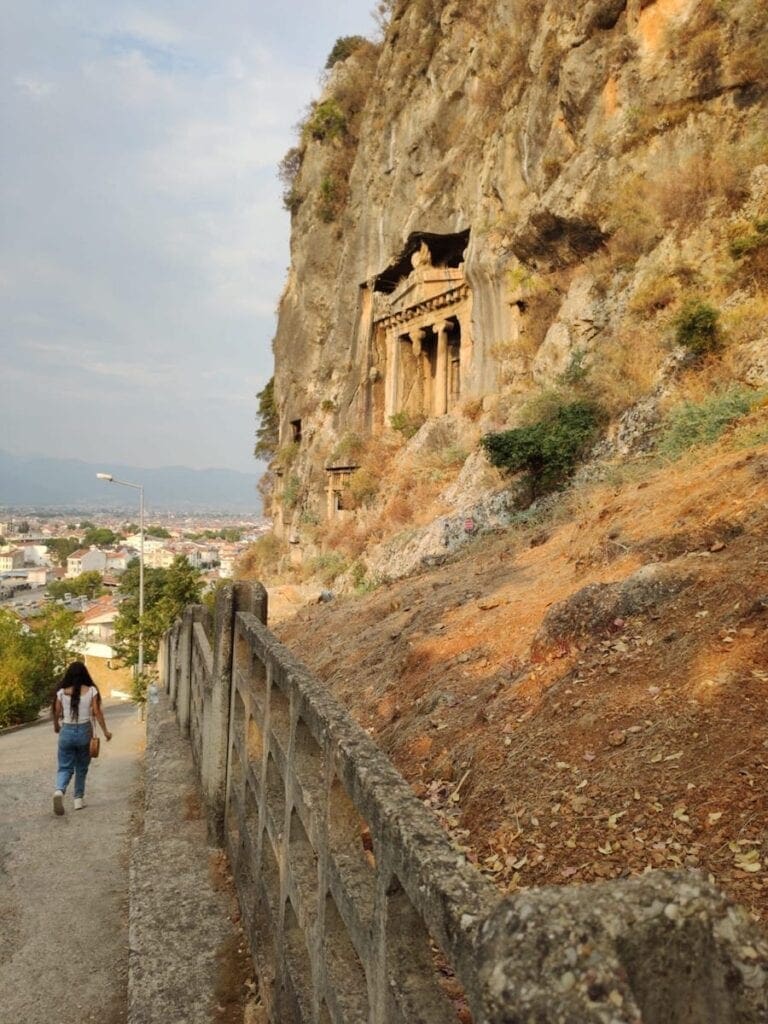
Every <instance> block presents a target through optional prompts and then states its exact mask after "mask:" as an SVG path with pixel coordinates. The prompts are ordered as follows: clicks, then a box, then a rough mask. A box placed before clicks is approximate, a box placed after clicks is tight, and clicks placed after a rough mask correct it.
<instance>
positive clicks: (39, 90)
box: [13, 75, 54, 100]
mask: <svg viewBox="0 0 768 1024" xmlns="http://www.w3.org/2000/svg"><path fill="white" fill-rule="evenodd" d="M13 84H14V85H15V86H16V88H17V89H18V90H19V91H20V92H22V93H25V94H26V95H28V96H31V97H32V98H33V99H36V100H42V99H45V97H46V96H49V95H50V94H51V93H52V92H53V90H54V85H53V83H52V82H46V81H44V80H43V79H42V78H36V77H35V76H34V75H17V76H16V77H15V78H14V80H13Z"/></svg>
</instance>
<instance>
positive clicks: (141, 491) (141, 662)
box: [96, 473, 144, 675]
mask: <svg viewBox="0 0 768 1024" xmlns="http://www.w3.org/2000/svg"><path fill="white" fill-rule="evenodd" d="M96 476H97V477H98V479H99V480H106V481H107V483H110V484H120V486H121V487H132V488H133V489H134V490H136V491H138V492H139V663H138V665H137V671H138V674H139V675H142V673H143V672H144V626H143V619H144V484H132V483H129V482H128V481H127V480H118V479H117V477H114V476H112V474H111V473H97V474H96Z"/></svg>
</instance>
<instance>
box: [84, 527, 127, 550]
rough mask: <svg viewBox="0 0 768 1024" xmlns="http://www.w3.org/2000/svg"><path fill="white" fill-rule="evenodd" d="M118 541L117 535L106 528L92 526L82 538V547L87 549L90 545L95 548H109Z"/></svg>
mask: <svg viewBox="0 0 768 1024" xmlns="http://www.w3.org/2000/svg"><path fill="white" fill-rule="evenodd" d="M117 539H118V535H117V534H116V533H114V532H113V531H112V530H110V529H109V528H108V527H106V526H92V527H90V528H89V529H88V530H86V531H85V536H84V537H83V547H85V548H89V547H91V545H93V547H96V548H100V547H110V546H111V545H112V544H114V543H115V541H116V540H117Z"/></svg>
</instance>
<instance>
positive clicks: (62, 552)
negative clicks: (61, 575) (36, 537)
mask: <svg viewBox="0 0 768 1024" xmlns="http://www.w3.org/2000/svg"><path fill="white" fill-rule="evenodd" d="M45 546H46V547H47V548H48V550H49V551H50V552H51V554H52V555H53V557H54V558H55V559H56V561H57V562H58V563H59V565H66V564H67V559H68V558H69V556H70V555H71V554H73V552H75V551H77V549H78V548H79V547H80V541H79V540H78V539H77V537H56V538H55V539H54V540H47V541H45Z"/></svg>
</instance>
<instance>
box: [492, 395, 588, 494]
mask: <svg viewBox="0 0 768 1024" xmlns="http://www.w3.org/2000/svg"><path fill="white" fill-rule="evenodd" d="M603 420H604V415H603V412H602V410H601V409H600V407H599V406H598V405H597V404H596V403H595V402H590V401H585V400H581V401H577V402H570V403H562V404H557V405H555V406H554V407H553V408H552V410H551V411H550V413H549V414H548V416H547V417H545V418H544V419H543V420H539V422H537V423H532V424H530V425H528V426H524V427H516V428H515V429H514V430H503V431H501V432H499V433H491V434H485V435H483V437H481V438H480V444H481V445H482V446H483V448H484V449H485V453H486V455H487V456H488V460H489V461H490V462H491V464H492V465H494V466H496V467H497V468H498V469H501V470H504V471H506V472H507V473H517V472H519V471H520V470H525V471H526V472H527V475H528V484H529V487H530V497H531V501H533V500H534V499H536V498H537V497H539V496H540V495H541V494H546V493H547V492H549V491H553V490H556V489H557V488H559V487H562V486H563V484H564V483H565V482H566V480H567V479H568V478H569V477H570V476H571V475H572V474H573V472H574V470H575V468H576V465H577V463H578V462H579V460H580V459H581V458H583V457H584V456H585V455H586V453H587V451H588V450H589V448H590V446H591V445H592V444H593V443H594V441H595V440H596V438H597V435H598V432H599V430H600V426H601V424H602V422H603Z"/></svg>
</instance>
